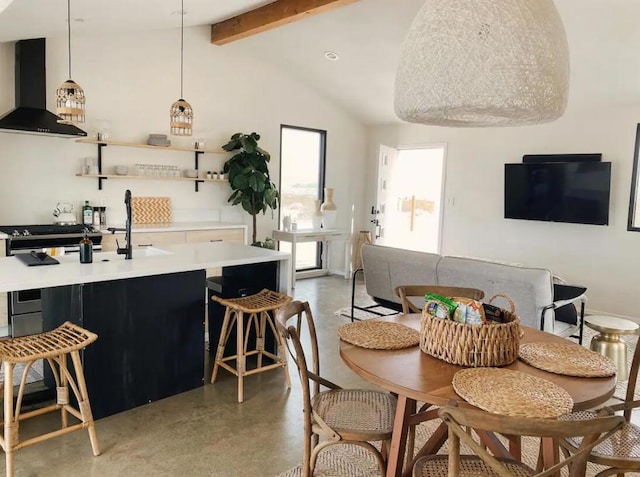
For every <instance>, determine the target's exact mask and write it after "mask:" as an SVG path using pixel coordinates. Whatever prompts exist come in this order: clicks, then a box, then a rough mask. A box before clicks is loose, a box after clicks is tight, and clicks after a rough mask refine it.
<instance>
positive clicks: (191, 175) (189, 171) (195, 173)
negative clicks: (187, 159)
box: [184, 169, 198, 179]
mask: <svg viewBox="0 0 640 477" xmlns="http://www.w3.org/2000/svg"><path fill="white" fill-rule="evenodd" d="M184 176H185V177H189V178H192V179H195V178H196V177H198V170H197V169H185V170H184Z"/></svg>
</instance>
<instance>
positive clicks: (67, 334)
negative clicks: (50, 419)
mask: <svg viewBox="0 0 640 477" xmlns="http://www.w3.org/2000/svg"><path fill="white" fill-rule="evenodd" d="M96 339H98V336H97V335H96V334H94V333H91V332H90V331H87V330H85V329H83V328H81V327H79V326H77V325H74V324H73V323H71V322H69V321H66V322H65V323H63V324H62V325H60V326H59V327H58V328H56V329H55V330H52V331H47V332H45V333H39V334H35V335H29V336H23V337H19V338H8V339H3V340H0V361H1V362H2V370H3V372H4V382H3V383H2V387H3V388H4V392H3V400H4V403H3V409H4V415H3V419H2V425H3V427H4V432H3V433H2V436H0V447H2V449H3V450H4V452H5V460H6V476H7V477H13V475H14V453H15V452H16V451H17V450H19V449H22V448H23V447H27V446H30V445H33V444H37V443H39V442H42V441H45V440H48V439H52V438H54V437H58V436H61V435H64V434H67V433H69V432H73V431H77V430H80V429H87V430H88V431H89V440H90V441H91V448H92V450H93V455H99V454H100V449H99V447H98V438H97V435H96V430H95V424H94V422H93V415H92V413H91V404H90V403H89V393H88V391H87V385H86V382H85V379H84V372H83V370H82V360H81V359H80V350H81V349H83V348H85V347H86V346H87V345H89V344H91V343H93V342H94V341H95V340H96ZM67 357H70V358H71V367H72V368H73V373H71V372H70V370H69V366H68V364H67ZM40 359H46V360H47V362H48V363H49V366H50V367H51V373H52V375H53V379H54V380H55V384H56V402H55V403H54V404H51V405H48V406H45V407H42V408H38V409H34V410H32V411H28V412H22V409H21V407H22V398H23V397H24V389H25V385H26V382H27V374H28V372H29V369H30V368H31V366H32V365H33V364H34V363H35V362H36V361H38V360H40ZM19 363H20V364H22V363H24V369H23V371H22V378H21V379H20V383H19V384H20V386H19V389H18V393H17V399H16V401H15V405H14V400H13V396H14V390H13V371H14V368H15V367H16V364H19ZM70 389H71V391H72V392H73V394H74V396H75V398H76V401H77V403H78V406H77V408H76V407H74V406H72V405H71V401H70V399H69V398H70V393H69V390H70ZM52 411H60V416H61V421H62V422H61V424H62V425H61V428H60V429H57V430H54V431H51V432H47V433H45V434H41V435H37V436H35V437H30V438H28V439H25V440H20V434H19V429H20V421H22V420H24V419H28V418H31V417H36V416H40V415H42V414H45V413H48V412H52ZM69 414H71V415H72V416H73V417H75V418H76V419H78V420H79V421H80V422H79V423H77V424H71V425H70V424H69V422H68V419H69V417H68V415H69ZM52 466H53V464H52Z"/></svg>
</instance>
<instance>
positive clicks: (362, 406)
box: [276, 301, 396, 477]
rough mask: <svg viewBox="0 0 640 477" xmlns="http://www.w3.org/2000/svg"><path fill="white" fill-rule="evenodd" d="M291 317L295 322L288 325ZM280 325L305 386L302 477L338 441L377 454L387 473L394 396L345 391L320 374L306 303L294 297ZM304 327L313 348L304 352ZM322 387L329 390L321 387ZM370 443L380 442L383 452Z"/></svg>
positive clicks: (282, 313)
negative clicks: (295, 299)
mask: <svg viewBox="0 0 640 477" xmlns="http://www.w3.org/2000/svg"><path fill="white" fill-rule="evenodd" d="M290 320H291V322H294V324H291V325H290V324H289V322H290ZM276 326H277V327H278V330H279V332H280V333H282V335H283V336H284V338H285V343H286V346H287V350H288V352H289V354H290V355H291V357H292V358H293V361H294V362H295V363H296V365H297V367H298V371H299V373H298V374H299V376H300V381H301V384H302V396H303V405H304V407H303V415H304V458H303V464H302V476H303V477H310V476H312V475H313V471H314V469H315V466H316V460H317V457H318V454H319V453H320V452H321V451H322V450H323V449H326V448H327V447H329V446H332V445H335V444H355V445H358V446H361V447H363V448H365V449H367V450H368V451H370V452H371V453H372V454H373V455H374V456H375V459H376V462H377V464H378V467H379V469H380V473H381V475H384V474H385V472H386V462H387V449H388V446H389V443H390V440H391V432H392V430H393V420H394V417H395V409H396V398H395V397H393V396H392V395H391V394H389V393H387V392H382V391H374V390H364V389H343V388H341V387H340V386H338V385H336V384H334V383H332V382H331V381H328V380H327V379H324V378H322V377H321V376H320V362H319V354H318V340H317V336H316V329H315V325H314V323H313V316H312V314H311V309H310V308H309V304H308V303H307V302H304V303H302V302H300V301H293V302H291V303H289V304H288V305H287V306H286V307H283V308H281V309H280V310H278V312H277V313H276ZM305 329H306V334H308V341H307V340H306V339H305V340H304V341H305V343H307V342H308V343H309V345H310V347H311V350H310V351H311V352H310V353H309V354H306V353H305V351H304V348H303V346H302V342H301V334H302V333H303V332H304V331H303V330H305ZM307 356H309V357H310V360H308V359H307ZM321 388H326V390H324V391H321ZM321 438H322V440H320V439H321ZM370 442H382V446H381V450H380V451H379V450H378V449H376V447H374V446H373V445H372V444H371V443H370Z"/></svg>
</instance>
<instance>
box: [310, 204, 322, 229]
mask: <svg viewBox="0 0 640 477" xmlns="http://www.w3.org/2000/svg"><path fill="white" fill-rule="evenodd" d="M320 206H321V202H320V201H319V200H316V207H315V209H314V211H313V215H312V216H311V226H312V227H313V229H314V230H317V229H319V228H320V227H322V211H321V210H320Z"/></svg>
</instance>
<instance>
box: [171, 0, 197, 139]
mask: <svg viewBox="0 0 640 477" xmlns="http://www.w3.org/2000/svg"><path fill="white" fill-rule="evenodd" d="M183 58H184V0H182V1H181V10H180V99H178V101H176V102H175V103H173V104H172V105H171V111H170V119H171V134H173V135H175V136H191V134H192V131H193V108H192V107H191V105H190V104H189V103H188V102H187V101H185V100H184V99H183V94H182V86H183V78H184V64H183Z"/></svg>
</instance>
